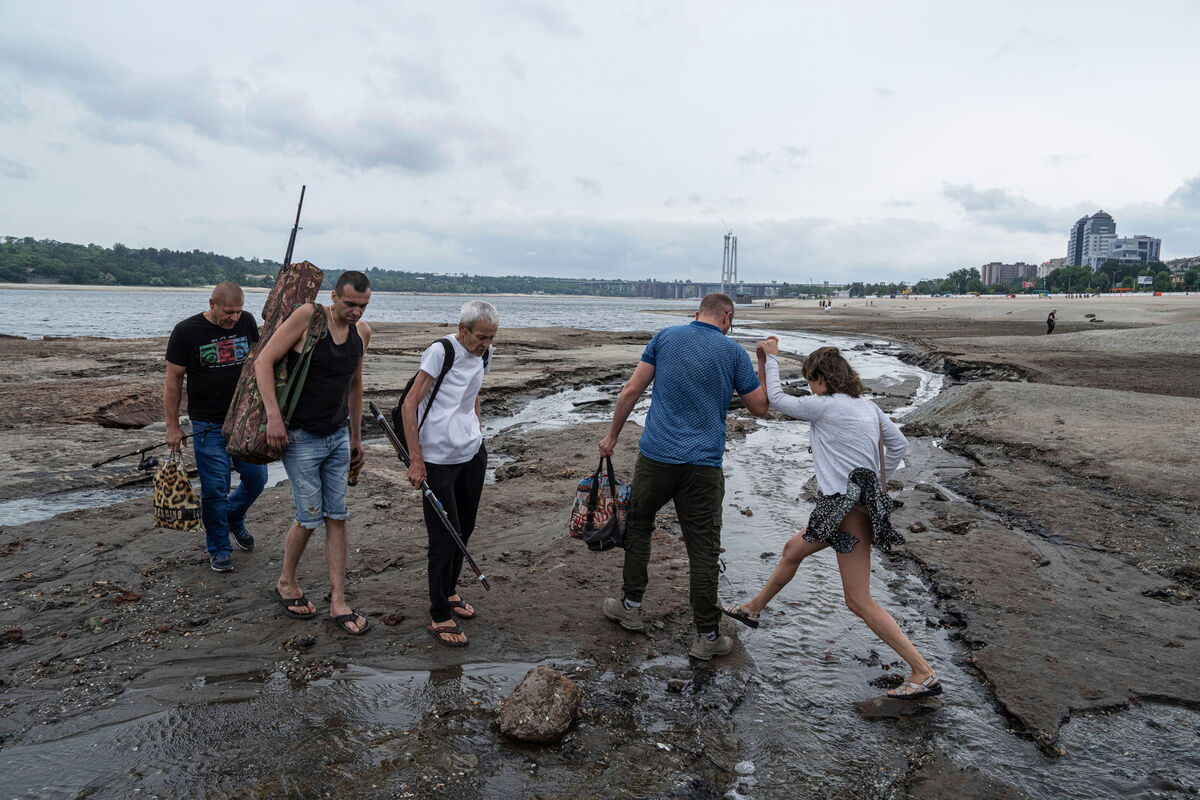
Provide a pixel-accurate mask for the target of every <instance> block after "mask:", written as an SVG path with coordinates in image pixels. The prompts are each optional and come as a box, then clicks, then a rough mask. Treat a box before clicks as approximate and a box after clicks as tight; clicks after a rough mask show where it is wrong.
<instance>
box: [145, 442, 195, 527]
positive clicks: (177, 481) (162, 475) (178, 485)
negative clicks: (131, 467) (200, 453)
mask: <svg viewBox="0 0 1200 800" xmlns="http://www.w3.org/2000/svg"><path fill="white" fill-rule="evenodd" d="M200 524H201V523H200V503H199V502H197V500H196V495H195V493H194V492H193V491H192V482H191V480H190V479H189V478H188V474H187V470H186V469H185V468H184V466H183V464H182V463H181V462H180V460H179V453H171V457H170V458H169V459H167V462H166V463H165V464H163V465H162V466H161V467H159V468H158V471H157V472H155V473H154V527H156V528H170V529H171V530H176V531H194V530H197V529H199V527H200Z"/></svg>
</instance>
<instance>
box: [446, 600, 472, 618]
mask: <svg viewBox="0 0 1200 800" xmlns="http://www.w3.org/2000/svg"><path fill="white" fill-rule="evenodd" d="M446 602H447V603H449V604H450V610H451V611H453V612H454V616H456V617H458V618H459V619H475V617H477V616H479V612H477V611H476V610H475V609H474V608H472V607H471V606H470V605H468V604H467V601H466V600H461V599H460V600H447V601H446Z"/></svg>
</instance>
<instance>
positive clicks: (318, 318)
mask: <svg viewBox="0 0 1200 800" xmlns="http://www.w3.org/2000/svg"><path fill="white" fill-rule="evenodd" d="M327 325H328V321H327V320H326V319H325V308H324V307H323V306H322V305H321V304H320V303H313V313H312V316H311V317H310V318H309V320H308V329H307V330H306V331H305V333H304V344H303V345H302V346H301V348H300V357H299V358H298V359H297V360H296V366H295V368H294V369H293V370H292V371H291V372H290V373H289V374H288V378H287V383H286V384H284V387H283V391H282V392H280V393H279V397H278V399H279V409H280V411H282V412H283V422H284V424H285V425H286V424H287V423H289V422H291V421H292V414H294V413H295V411H296V405H297V404H298V403H299V402H300V393H301V392H302V391H303V390H304V381H305V379H306V378H307V377H308V366H309V364H311V363H312V354H313V350H316V349H317V342H318V341H320V340H321V339H322V338H324V336H325V335H326V333H328V327H327Z"/></svg>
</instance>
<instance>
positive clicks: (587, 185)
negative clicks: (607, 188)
mask: <svg viewBox="0 0 1200 800" xmlns="http://www.w3.org/2000/svg"><path fill="white" fill-rule="evenodd" d="M575 183H576V184H578V186H579V188H580V190H581V191H582V192H583V193H584V194H586V195H587V196H588V197H595V196H597V195H598V194H600V181H598V180H596V179H595V178H582V177H579V176H576V177H575Z"/></svg>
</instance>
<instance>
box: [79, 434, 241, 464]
mask: <svg viewBox="0 0 1200 800" xmlns="http://www.w3.org/2000/svg"><path fill="white" fill-rule="evenodd" d="M219 430H221V426H220V425H210V426H208V427H207V428H203V429H201V430H198V431H192V432H191V433H185V434H184V435H183V438H182V439H180V440H179V444H180V445H182V444H183V443H184V442H186V441H187V440H188V439H189V438H191V437H193V436H199V435H200V434H202V433H208V432H209V431H219ZM166 446H167V443H166V442H159V443H158V444H148V445H146V446H145V447H139V448H138V449H137V450H134V451H133V452H131V453H122V454H121V455H119V456H113V457H112V458H106V459H104V460H103V461H97V462H96V463H95V464H92V469H95V468H96V467H101V466H104V465H105V464H107V463H109V462H111V461H118V460H120V459H122V458H129V457H130V456H145V455H146V453H149V452H150V451H151V450H157V449H158V448H160V447H166ZM146 461H147V459H145V458H143V459H142V463H141V464H138V469H154V467H155V466H157V465H156V464H150V465H148V466H142V464H145V463H146Z"/></svg>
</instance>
